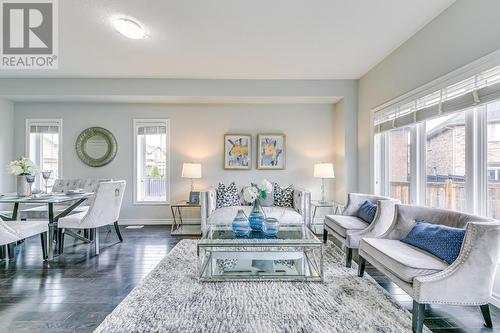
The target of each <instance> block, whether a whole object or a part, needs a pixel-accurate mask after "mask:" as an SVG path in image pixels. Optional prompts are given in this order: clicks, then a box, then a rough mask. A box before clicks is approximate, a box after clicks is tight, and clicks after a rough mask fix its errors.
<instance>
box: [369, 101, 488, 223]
mask: <svg viewBox="0 0 500 333" xmlns="http://www.w3.org/2000/svg"><path fill="white" fill-rule="evenodd" d="M492 103H493V102H492ZM486 105H488V104H486ZM486 105H481V106H478V107H475V108H466V109H464V110H462V111H460V112H463V113H464V116H465V170H466V171H465V184H464V186H465V195H466V203H467V205H466V207H465V211H464V212H466V213H472V214H478V215H483V216H487V214H488V212H487V203H486V199H487V196H488V158H487V157H488V152H487V149H488V145H487V143H488V124H487V107H486ZM405 127H406V126H405ZM402 128H403V127H402ZM412 131H413V132H412V133H413V134H412V135H414V136H413V137H412V139H413V138H415V140H412V141H411V147H410V149H411V151H412V154H413V153H414V155H413V156H414V158H413V159H412V164H414V167H413V168H412V174H413V173H414V174H415V176H416V177H415V178H413V177H412V184H411V186H413V188H414V193H412V194H413V197H411V196H410V202H411V203H412V204H417V205H424V206H425V205H426V203H427V201H426V199H427V198H426V195H427V182H426V180H427V174H426V170H427V164H426V163H427V161H426V157H427V154H426V153H427V151H426V145H427V136H426V122H425V121H423V122H420V123H416V124H415V126H414V128H413V130H412ZM388 133H390V131H386V132H382V133H378V134H376V133H375V135H379V137H378V140H381V141H382V142H384V141H385V144H379V146H378V147H381V149H379V152H378V153H380V154H381V156H378V157H377V158H376V159H374V161H375V163H377V161H387V159H388V158H389V152H390V149H389V147H388V146H387V145H388V141H389V140H388V139H387V138H388V135H389V134H388ZM373 138H374V139H373V140H374V142H376V140H377V138H376V137H375V136H374V137H373ZM374 153H375V154H376V153H377V151H375V152H374ZM384 169H385V171H384ZM387 170H388V165H387V163H383V162H382V163H381V164H380V165H379V166H377V165H374V173H373V179H374V182H373V184H372V185H373V186H374V189H375V191H374V192H375V193H376V194H380V195H389V194H390V191H389V186H388V178H387V177H384V176H385V173H386V172H387ZM377 182H379V184H380V185H377Z"/></svg>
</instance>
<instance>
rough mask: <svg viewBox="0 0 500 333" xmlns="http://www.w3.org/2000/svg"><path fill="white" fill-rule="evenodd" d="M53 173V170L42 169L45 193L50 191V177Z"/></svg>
mask: <svg viewBox="0 0 500 333" xmlns="http://www.w3.org/2000/svg"><path fill="white" fill-rule="evenodd" d="M51 173H52V171H51V170H48V171H42V177H43V180H44V181H45V193H46V194H48V193H49V179H50V174H51Z"/></svg>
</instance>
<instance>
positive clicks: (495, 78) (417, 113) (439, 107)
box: [374, 66, 500, 133]
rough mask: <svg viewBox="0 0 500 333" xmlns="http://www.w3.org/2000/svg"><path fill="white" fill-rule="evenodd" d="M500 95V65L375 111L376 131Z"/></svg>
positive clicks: (464, 107)
mask: <svg viewBox="0 0 500 333" xmlns="http://www.w3.org/2000/svg"><path fill="white" fill-rule="evenodd" d="M499 98H500V66H497V67H494V68H492V69H489V70H486V71H484V72H481V73H479V74H477V75H474V76H472V77H469V78H467V79H465V80H462V81H459V82H457V83H454V84H452V85H449V86H447V87H445V88H443V89H440V90H437V91H435V92H433V93H430V94H428V95H425V96H423V97H420V98H418V99H415V100H412V101H409V102H403V103H398V104H393V105H391V106H388V107H386V108H384V109H382V110H379V111H377V112H375V115H374V126H375V132H376V133H380V132H385V131H389V130H391V129H394V128H399V127H404V126H408V125H410V124H413V123H418V122H421V121H424V120H427V119H431V118H434V117H439V116H442V115H445V114H450V113H454V112H457V111H462V110H464V109H468V108H471V107H475V106H479V105H482V104H485V103H489V102H492V101H494V100H497V99H499Z"/></svg>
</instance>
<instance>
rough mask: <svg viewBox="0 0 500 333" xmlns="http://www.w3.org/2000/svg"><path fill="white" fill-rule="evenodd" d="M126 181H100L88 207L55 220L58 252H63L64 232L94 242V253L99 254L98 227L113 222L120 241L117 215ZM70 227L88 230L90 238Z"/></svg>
mask: <svg viewBox="0 0 500 333" xmlns="http://www.w3.org/2000/svg"><path fill="white" fill-rule="evenodd" d="M125 186H126V181H124V180H120V181H110V182H101V183H99V185H98V187H97V191H96V194H95V199H94V200H93V202H92V203H91V205H90V207H89V209H88V210H87V211H84V212H79V213H75V214H72V215H68V216H65V217H61V218H60V219H59V220H58V222H57V235H58V237H57V239H58V250H59V254H62V253H63V252H64V235H65V233H68V234H71V236H73V237H75V238H78V239H80V240H82V241H84V242H86V243H92V242H93V243H94V246H95V253H96V254H99V227H103V226H106V225H110V224H113V225H114V226H115V230H116V233H117V235H118V239H119V240H120V242H123V237H122V235H121V233H120V228H119V226H118V217H119V216H120V209H121V206H122V201H123V194H124V192H125ZM71 229H79V230H81V229H83V230H86V229H87V230H90V238H85V237H84V236H81V235H79V234H77V233H75V232H72V231H71Z"/></svg>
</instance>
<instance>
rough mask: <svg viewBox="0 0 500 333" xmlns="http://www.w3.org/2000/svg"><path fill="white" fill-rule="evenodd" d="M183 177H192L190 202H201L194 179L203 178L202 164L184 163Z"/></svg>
mask: <svg viewBox="0 0 500 333" xmlns="http://www.w3.org/2000/svg"><path fill="white" fill-rule="evenodd" d="M181 177H182V178H189V179H191V191H190V192H189V203H196V204H197V203H199V202H200V193H199V192H194V179H195V178H196V179H197V178H201V164H199V163H184V164H183V165H182V174H181Z"/></svg>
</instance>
